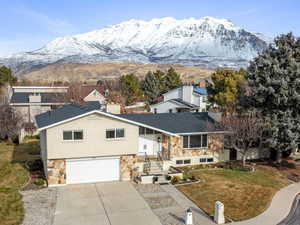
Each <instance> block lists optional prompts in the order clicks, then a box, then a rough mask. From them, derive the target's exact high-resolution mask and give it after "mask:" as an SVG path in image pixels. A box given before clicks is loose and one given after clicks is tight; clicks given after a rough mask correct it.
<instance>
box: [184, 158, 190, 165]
mask: <svg viewBox="0 0 300 225" xmlns="http://www.w3.org/2000/svg"><path fill="white" fill-rule="evenodd" d="M183 163H184V164H191V160H190V159H185V160H183Z"/></svg>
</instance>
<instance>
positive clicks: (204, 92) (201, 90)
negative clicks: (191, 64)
mask: <svg viewBox="0 0 300 225" xmlns="http://www.w3.org/2000/svg"><path fill="white" fill-rule="evenodd" d="M193 91H194V92H195V93H197V94H199V95H207V90H206V88H198V87H194V90H193Z"/></svg>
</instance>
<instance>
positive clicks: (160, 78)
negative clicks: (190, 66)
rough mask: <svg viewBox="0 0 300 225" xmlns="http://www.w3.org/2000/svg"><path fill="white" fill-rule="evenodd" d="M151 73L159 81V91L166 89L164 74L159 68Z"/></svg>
mask: <svg viewBox="0 0 300 225" xmlns="http://www.w3.org/2000/svg"><path fill="white" fill-rule="evenodd" d="M153 74H154V76H156V77H157V79H158V81H159V91H160V92H164V91H166V74H165V73H164V72H163V71H161V70H156V71H155V72H154V73H153Z"/></svg>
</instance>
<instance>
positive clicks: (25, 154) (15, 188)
mask: <svg viewBox="0 0 300 225" xmlns="http://www.w3.org/2000/svg"><path fill="white" fill-rule="evenodd" d="M38 153H39V147H38V142H37V141H36V140H28V141H27V142H26V143H23V144H20V145H9V144H6V143H4V142H1V143H0V199H1V201H0V221H1V225H15V224H20V223H21V221H22V219H23V217H24V208H23V202H22V195H21V194H20V192H19V191H20V190H21V189H22V188H23V186H24V185H26V184H27V183H28V181H29V177H30V176H29V175H30V174H29V171H28V170H27V168H26V167H25V162H26V161H28V160H35V159H37V154H38Z"/></svg>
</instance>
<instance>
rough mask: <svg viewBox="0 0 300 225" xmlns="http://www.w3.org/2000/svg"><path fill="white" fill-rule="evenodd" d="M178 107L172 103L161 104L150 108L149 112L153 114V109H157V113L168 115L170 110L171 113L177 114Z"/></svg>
mask: <svg viewBox="0 0 300 225" xmlns="http://www.w3.org/2000/svg"><path fill="white" fill-rule="evenodd" d="M177 107H178V105H177V104H175V103H172V102H162V103H159V104H157V105H152V106H150V109H151V112H152V113H154V109H157V113H169V110H170V109H172V112H174V113H175V112H177V109H176V108H177Z"/></svg>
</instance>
